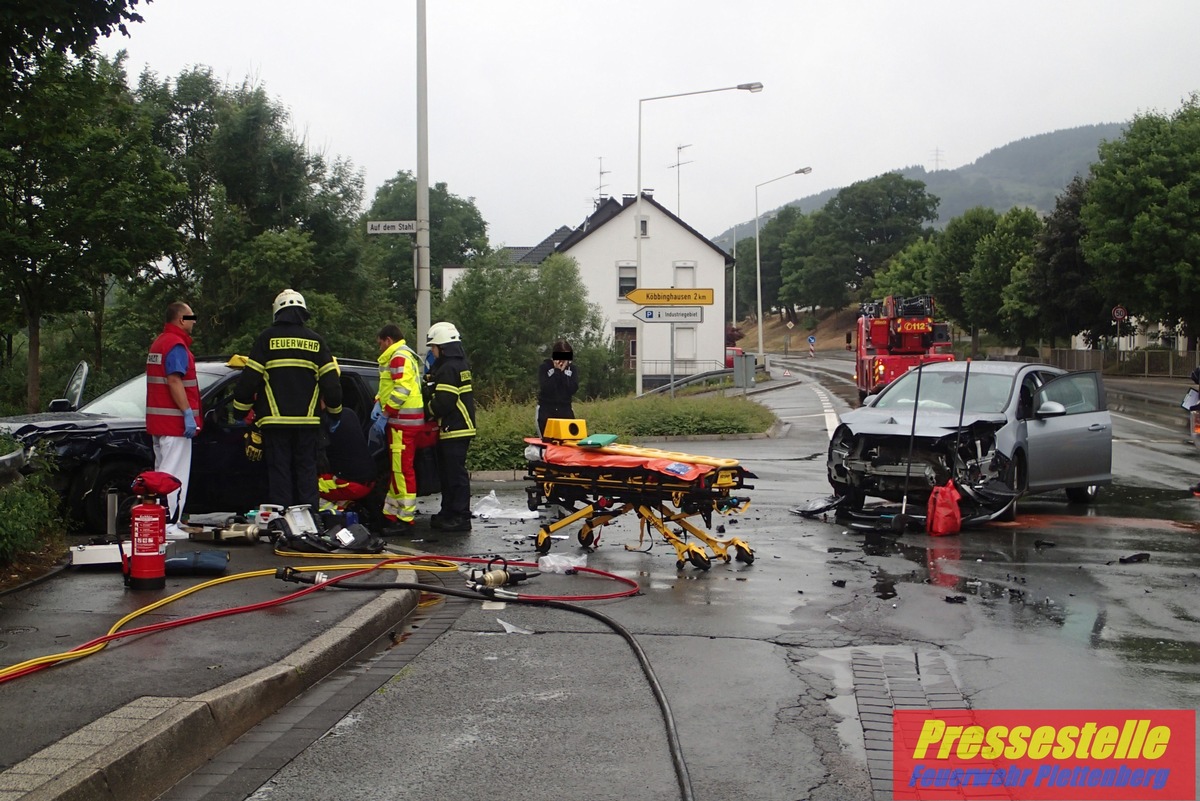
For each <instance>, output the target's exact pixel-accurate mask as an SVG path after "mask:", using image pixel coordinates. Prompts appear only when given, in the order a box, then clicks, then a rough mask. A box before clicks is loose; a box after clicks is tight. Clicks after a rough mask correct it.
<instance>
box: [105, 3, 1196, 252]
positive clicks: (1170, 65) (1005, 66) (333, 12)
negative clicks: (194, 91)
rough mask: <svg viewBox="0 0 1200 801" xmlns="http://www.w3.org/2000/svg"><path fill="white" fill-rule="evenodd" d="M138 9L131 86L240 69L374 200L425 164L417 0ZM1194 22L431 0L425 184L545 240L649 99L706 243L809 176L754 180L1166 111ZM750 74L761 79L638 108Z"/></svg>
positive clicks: (646, 136) (656, 145) (874, 170)
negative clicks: (746, 88) (141, 79)
mask: <svg viewBox="0 0 1200 801" xmlns="http://www.w3.org/2000/svg"><path fill="white" fill-rule="evenodd" d="M137 8H138V9H139V10H142V9H144V10H142V12H141V13H142V14H143V16H144V17H145V22H143V23H141V24H138V25H133V26H131V28H130V32H131V37H129V38H125V37H120V36H113V37H111V38H109V39H102V40H101V47H102V48H103V49H104V50H105V51H106V52H108V53H114V52H116V50H118V49H120V48H124V49H126V50H127V51H128V52H129V63H128V71H129V73H130V76H131V79H132V80H135V81H136V77H137V75H138V73H140V72H141V70H142V69H143V68H144V67H147V66H148V67H149V68H151V69H152V70H154V71H155V72H157V73H158V75H159V77H160V78H165V77H172V78H173V77H175V76H177V75H178V74H179V73H180V72H181V71H183V70H185V69H187V68H189V67H191V66H193V65H197V64H200V65H207V66H209V67H211V68H212V69H213V70H214V72H215V74H216V75H217V77H218V78H220V79H222V80H224V81H227V82H228V83H231V84H239V83H241V82H242V81H243V80H244V79H246V78H247V77H250V78H251V79H252V80H253V81H255V82H257V83H258V84H260V85H262V86H263V87H265V89H266V90H267V92H268V93H269V94H271V95H272V96H273V97H275V98H277V99H278V100H280V101H281V102H282V103H283V104H284V105H285V106H286V107H288V108H289V109H290V112H291V115H292V123H293V126H294V128H295V130H296V132H297V134H298V135H300V136H302V137H303V138H304V139H305V141H306V142H307V143H308V145H309V147H310V148H311V149H314V150H316V151H320V152H323V153H325V154H326V155H327V156H328V157H330V158H333V157H338V156H340V157H344V158H346V159H349V160H350V161H351V162H352V163H353V164H354V165H355V166H356V167H358V168H359V169H361V170H362V171H363V173H364V176H365V180H366V189H365V194H366V204H368V205H369V203H370V200H371V198H372V197H373V195H374V192H375V190H376V189H377V188H378V187H379V186H380V185H381V184H382V183H383V181H384V180H386V179H388V178H390V177H392V176H394V175H395V174H396V173H397V172H398V171H400V170H411V171H413V172H414V173H415V172H416V2H415V0H342V1H341V2H337V3H331V2H329V0H321V1H320V2H317V0H154V2H153V3H151V4H150V5H149V6H144V5H143V4H139V5H138V7H137ZM1197 31H1200V2H1196V0H1146V1H1145V2H1133V0H1118V1H1114V0H1088V1H1087V2H1082V1H1081V2H1056V1H1055V0H1035V1H1033V2H1030V1H1028V0H1004V2H995V1H994V2H986V3H985V2H964V0H946V1H945V2H932V1H929V2H924V1H922V0H890V1H888V2H883V1H882V0H872V1H871V2H852V1H851V0H747V2H743V3H734V2H729V1H728V0H607V1H606V2H604V3H591V2H580V1H577V0H428V2H427V43H428V75H429V142H430V144H429V170H430V182H431V184H432V183H436V182H445V183H447V184H448V187H449V190H450V192H452V193H453V194H455V195H458V196H460V197H469V198H474V199H475V202H476V205H477V206H478V207H479V210H480V212H481V213H482V214H483V217H484V219H485V220H486V221H487V223H488V232H489V237H490V239H491V241H492V244H493V245H514V246H521V245H534V244H536V243H537V242H539V241H540V240H542V239H543V238H545V237H546V236H547V235H549V234H550V233H551V232H552V231H553V230H554V229H555V228H557V227H558V226H560V225H569V226H576V225H578V224H579V223H580V222H581V221H582V220H583V218H584V217H585V216H586V215H587V214H588V213H589V212H590V211H591V209H592V202H593V198H595V197H597V196H598V195H599V194H600V193H601V192H603V193H604V194H607V195H615V196H620V195H622V194H632V193H633V192H634V187H635V184H636V183H637V181H636V177H637V157H638V146H637V145H638V108H639V105H640V106H641V108H642V112H643V119H642V174H643V181H642V183H643V186H645V187H647V188H649V189H653V190H654V191H655V197H656V198H657V199H658V200H659V201H660V202H662V203H663V204H664V205H665V206H666V207H667V208H669V209H671V210H672V211H676V210H678V211H680V212H681V216H682V217H683V218H684V219H685V220H686V221H687V222H688V223H690V224H691V225H692V226H693V227H694V228H696V229H697V230H699V231H700V232H701V233H703V234H705V235H707V236H716V235H717V234H719V233H721V232H722V231H724V230H726V229H727V228H729V227H730V226H732V225H733V224H734V223H741V222H746V221H752V220H753V218H754V201H755V186H756V185H758V184H762V183H764V182H766V181H770V180H772V179H774V178H777V177H779V176H782V175H785V174H787V173H790V172H791V171H793V170H795V169H797V168H799V167H805V166H811V167H812V173H811V174H809V175H796V176H792V177H789V178H786V179H784V180H781V181H776V182H774V183H771V184H770V185H769V186H762V187H761V188H760V189H759V190H758V198H759V206H760V210H761V211H763V212H765V211H767V210H768V209H773V208H777V207H778V206H781V205H783V204H784V203H786V202H787V201H789V200H792V199H795V198H798V197H802V196H804V195H808V194H813V193H815V192H819V191H821V190H824V189H829V188H835V187H841V186H846V185H848V184H850V183H853V182H855V181H858V180H863V179H867V178H871V177H873V176H875V175H878V174H880V173H882V172H885V171H887V170H891V169H897V168H901V167H905V166H910V165H923V166H924V167H925V168H926V169H929V170H933V169H937V168H942V169H952V168H955V167H959V166H962V165H964V164H967V163H970V162H972V161H974V160H975V159H977V158H979V157H980V156H982V155H984V154H985V153H987V152H988V151H989V150H992V149H993V148H996V147H1000V146H1002V145H1005V144H1007V143H1009V142H1011V141H1014V140H1016V139H1020V138H1023V137H1026V136H1034V135H1037V134H1041V133H1047V132H1049V131H1054V130H1058V129H1061V128H1070V127H1074V126H1078V125H1089V124H1093V123H1103V122H1124V121H1128V120H1129V119H1131V118H1132V117H1133V116H1134V115H1135V114H1138V113H1139V112H1146V111H1153V112H1165V113H1169V112H1172V111H1174V110H1175V109H1177V108H1178V107H1179V106H1180V104H1181V103H1182V101H1183V100H1184V99H1185V98H1186V97H1187V96H1188V95H1189V94H1190V93H1191V92H1193V91H1196V90H1200V60H1198V59H1197V57H1196V54H1195V37H1196V34H1197ZM752 81H759V82H761V83H762V84H763V85H764V86H765V89H764V90H763V91H762V92H760V93H757V94H751V93H749V92H742V91H727V92H715V93H710V94H702V95H696V96H690V97H680V98H672V99H664V100H656V101H651V102H646V103H639V99H640V98H649V97H655V96H659V95H670V94H676V93H683V92H697V91H702V90H708V89H717V88H721V87H727V86H733V85H735V84H738V83H747V82H752ZM681 145H687V146H688V147H686V148H684V149H682V150H679V149H678V148H679V146H681ZM601 159H602V160H603V161H601ZM677 160H678V161H682V162H687V163H684V164H682V165H681V166H680V167H679V168H677V169H676V168H674V167H672V166H671V165H673V164H674V163H675V162H676V161H677ZM601 165H603V170H604V174H603V175H601V168H602V167H601ZM677 181H678V182H679V183H678V186H679V189H678V190H677ZM601 184H603V189H601V188H600V187H601ZM748 233H749V232H747V234H743V235H748Z"/></svg>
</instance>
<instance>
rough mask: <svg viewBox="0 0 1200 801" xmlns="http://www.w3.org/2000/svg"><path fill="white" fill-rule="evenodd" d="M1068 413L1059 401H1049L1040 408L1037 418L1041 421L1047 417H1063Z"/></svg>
mask: <svg viewBox="0 0 1200 801" xmlns="http://www.w3.org/2000/svg"><path fill="white" fill-rule="evenodd" d="M1066 413H1067V407H1066V406H1063V405H1062V404H1061V403H1059V402H1058V401H1052V400H1048V401H1046V402H1045V403H1043V404H1042V405H1041V406H1039V407H1038V410H1037V418H1038V419H1039V420H1041V419H1044V418H1046V417H1062V416H1063V415H1065V414H1066Z"/></svg>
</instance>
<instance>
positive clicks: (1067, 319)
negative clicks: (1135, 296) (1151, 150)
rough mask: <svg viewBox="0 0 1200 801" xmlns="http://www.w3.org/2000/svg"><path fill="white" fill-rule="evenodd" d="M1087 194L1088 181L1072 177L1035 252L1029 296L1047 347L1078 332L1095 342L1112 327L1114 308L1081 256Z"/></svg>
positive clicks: (1044, 228) (1093, 271)
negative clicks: (1081, 214) (1083, 333)
mask: <svg viewBox="0 0 1200 801" xmlns="http://www.w3.org/2000/svg"><path fill="white" fill-rule="evenodd" d="M1086 195H1087V181H1085V180H1084V179H1083V178H1082V177H1080V176H1078V175H1077V176H1075V178H1074V179H1073V180H1072V181H1071V183H1069V184H1068V185H1067V188H1066V189H1065V190H1063V192H1062V194H1060V195H1059V196H1058V198H1057V199H1056V200H1055V204H1054V211H1053V213H1051V214H1050V216H1048V217H1047V218H1046V220H1045V225H1044V226H1043V228H1042V233H1041V235H1040V236H1039V237H1038V240H1037V245H1036V247H1035V248H1034V251H1033V259H1034V262H1033V265H1032V269H1031V271H1030V275H1029V280H1030V292H1031V295H1032V299H1033V300H1034V301H1035V302H1036V304H1035V305H1037V307H1038V322H1039V332H1040V333H1041V334H1042V335H1043V336H1045V337H1047V338H1048V339H1049V340H1050V347H1054V346H1055V343H1056V341H1057V340H1058V339H1060V338H1064V339H1069V338H1070V337H1072V336H1074V335H1075V334H1077V333H1079V332H1080V331H1085V332H1086V334H1085V336H1086V337H1087V340H1088V341H1089V342H1095V341H1097V338H1098V337H1099V336H1100V335H1101V334H1102V333H1107V330H1108V328H1109V327H1110V325H1111V323H1112V321H1111V318H1110V316H1109V315H1110V312H1109V310H1110V309H1111V308H1112V305H1111V304H1109V303H1106V302H1105V298H1104V295H1103V293H1102V292H1101V291H1100V287H1099V285H1098V278H1097V275H1096V270H1095V268H1093V267H1092V265H1091V264H1090V263H1089V262H1088V260H1087V259H1086V258H1085V257H1084V255H1083V248H1082V244H1081V243H1082V239H1083V221H1082V220H1081V219H1080V211H1081V210H1082V208H1083V203H1084V199H1085V197H1086ZM1051 298H1052V299H1053V302H1047V299H1051Z"/></svg>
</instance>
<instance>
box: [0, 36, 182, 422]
mask: <svg viewBox="0 0 1200 801" xmlns="http://www.w3.org/2000/svg"><path fill="white" fill-rule="evenodd" d="M0 143H2V144H3V146H2V147H0V289H2V290H3V291H4V295H5V296H6V297H9V298H13V299H15V300H16V302H17V303H18V305H19V306H20V309H21V313H22V317H23V322H24V324H25V326H26V328H27V331H28V336H29V358H28V362H27V391H26V407H27V409H28V410H29V411H34V410H36V409H37V407H38V405H39V395H40V374H41V333H42V322H43V320H45V319H47V318H53V317H55V316H58V315H67V314H73V313H84V314H89V315H91V319H92V325H93V359H94V360H95V361H97V362H100V361H101V359H102V356H103V353H104V349H103V347H102V345H101V343H102V339H103V331H104V308H105V299H106V297H107V294H108V290H109V289H110V287H111V285H112V284H113V283H114V282H116V281H124V280H127V279H129V278H131V277H132V276H133V275H135V274H136V273H137V271H138V270H139V269H142V268H144V267H145V266H146V265H149V264H151V263H153V262H154V261H155V260H156V259H158V258H159V257H160V256H161V255H162V254H163V253H164V252H167V251H169V250H170V249H171V248H172V247H173V245H174V233H173V232H172V231H171V229H170V228H169V226H167V225H166V223H165V216H166V209H167V207H168V206H169V205H170V203H171V202H172V201H173V200H174V197H175V195H176V192H177V190H178V187H177V185H176V183H175V182H174V181H173V179H172V177H171V175H170V174H169V173H168V172H167V171H166V170H165V169H164V168H163V165H162V163H161V161H162V156H161V153H160V151H159V150H158V149H157V148H156V147H154V145H153V142H152V141H151V138H150V127H149V125H148V124H146V121H145V119H144V118H143V117H141V115H139V114H138V113H137V111H136V108H135V107H134V104H133V101H132V98H131V96H130V95H129V92H128V90H127V88H126V86H125V76H124V73H123V71H122V69H121V66H120V61H119V60H118V62H117V63H110V62H108V61H107V60H105V59H97V58H94V57H90V56H89V57H85V58H83V59H81V60H79V61H77V62H74V63H72V62H68V60H67V59H66V57H64V56H61V55H58V54H56V53H51V54H48V55H46V56H45V57H44V58H43V59H42V61H41V63H40V64H39V65H38V66H37V67H36V69H34V70H33V71H32V72H31V73H30V74H29V75H28V76H27V78H26V79H25V81H24V85H23V89H22V91H21V93H20V94H18V95H16V96H15V97H14V99H13V102H12V103H10V104H9V105H7V106H4V107H3V108H0Z"/></svg>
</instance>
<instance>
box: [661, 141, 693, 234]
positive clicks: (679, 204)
mask: <svg viewBox="0 0 1200 801" xmlns="http://www.w3.org/2000/svg"><path fill="white" fill-rule="evenodd" d="M685 147H691V145H676V146H675V163H674V164H668V165H667V169H668V170H675V216H676V217H679V218H680V219H682V218H683V216H682V213H681V211H680V209H681V208H682V206H683V203H682V200H681V198H680V195H679V173H680V172H682V170H680V169H679V168H680V167H682V166H683V165H684V164H691V163H692V162H691V161H680V160H679V156H680V154H682V153H683V149H684V148H685Z"/></svg>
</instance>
